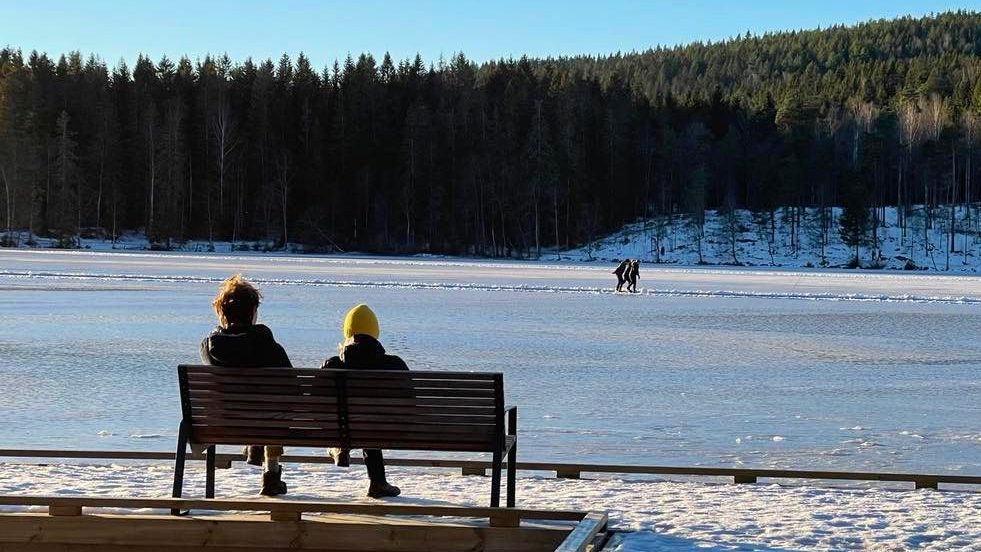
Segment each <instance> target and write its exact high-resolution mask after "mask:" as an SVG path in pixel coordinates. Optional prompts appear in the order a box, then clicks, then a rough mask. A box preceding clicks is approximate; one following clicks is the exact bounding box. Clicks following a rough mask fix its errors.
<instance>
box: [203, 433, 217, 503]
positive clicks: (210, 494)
mask: <svg viewBox="0 0 981 552" xmlns="http://www.w3.org/2000/svg"><path fill="white" fill-rule="evenodd" d="M207 455H208V456H207V458H206V460H205V463H206V469H207V474H206V475H205V480H204V497H205V498H214V497H215V445H211V446H210V447H208V452H207Z"/></svg>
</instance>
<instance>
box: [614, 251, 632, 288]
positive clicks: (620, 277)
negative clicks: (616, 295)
mask: <svg viewBox="0 0 981 552" xmlns="http://www.w3.org/2000/svg"><path fill="white" fill-rule="evenodd" d="M629 267H630V259H624V260H623V261H622V262H621V263H620V265H619V266H617V268H616V270H614V271H613V273H614V274H616V275H617V292H621V291H623V283H624V282H626V281H627V278H626V276H625V274H626V272H627V268H629Z"/></svg>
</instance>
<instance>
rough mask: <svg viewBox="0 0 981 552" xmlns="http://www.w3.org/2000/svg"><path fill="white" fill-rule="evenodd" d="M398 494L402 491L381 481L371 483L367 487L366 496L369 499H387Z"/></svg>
mask: <svg viewBox="0 0 981 552" xmlns="http://www.w3.org/2000/svg"><path fill="white" fill-rule="evenodd" d="M400 494H402V489H399V488H398V487H396V486H395V485H392V484H391V483H388V482H384V481H383V482H381V483H378V484H375V483H374V482H373V483H371V485H369V486H368V496H370V497H371V498H388V497H392V496H398V495H400Z"/></svg>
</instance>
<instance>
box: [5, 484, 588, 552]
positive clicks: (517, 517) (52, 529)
mask: <svg viewBox="0 0 981 552" xmlns="http://www.w3.org/2000/svg"><path fill="white" fill-rule="evenodd" d="M0 505H2V506H22V507H34V508H33V509H32V511H17V512H5V513H0V552H15V551H16V552H95V551H106V552H124V551H125V552H151V551H168V552H169V551H175V550H187V551H201V552H226V551H231V550H238V551H243V550H287V549H288V550H310V551H324V552H326V551H331V552H345V551H362V550H364V551H376V552H403V551H408V552H456V551H469V550H483V551H488V552H491V551H505V550H511V551H517V552H546V551H549V552H550V551H553V550H560V551H563V552H569V551H577V552H581V551H583V550H586V549H587V547H588V546H589V545H591V544H598V543H600V542H601V541H602V539H603V537H604V536H605V531H606V521H607V520H606V515H605V514H602V513H584V512H571V511H554V512H553V511H545V510H519V509H513V508H457V507H448V506H408V505H368V504H336V503H327V502H294V501H280V500H259V501H230V500H184V499H119V498H94V497H92V498H90V497H43V496H0ZM37 508H41V509H42V510H43V511H36V509H37ZM92 508H100V509H103V510H102V511H99V512H92V511H91V509H92ZM104 509H111V510H109V511H106V510H104ZM173 509H176V510H181V511H190V513H189V514H187V515H184V516H173V515H170V513H169V512H170V511H171V510H173ZM86 510H88V511H86ZM134 510H135V512H134ZM154 510H157V511H156V512H154ZM127 511H128V512H129V513H126V512H127ZM148 511H149V512H148ZM260 512H261V513H260Z"/></svg>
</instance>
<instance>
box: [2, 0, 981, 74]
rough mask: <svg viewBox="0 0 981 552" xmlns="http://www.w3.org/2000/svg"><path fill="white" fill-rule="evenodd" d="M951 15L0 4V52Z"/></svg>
mask: <svg viewBox="0 0 981 552" xmlns="http://www.w3.org/2000/svg"><path fill="white" fill-rule="evenodd" d="M950 9H972V10H981V0H974V1H932V0H917V1H909V0H889V1H886V0H850V1H840V0H824V1H812V0H784V1H779V0H772V1H771V0H765V1H764V0H757V1H740V0H730V1H724V0H694V1H689V2H684V1H660V0H649V1H646V2H645V1H634V0H624V1H609V2H604V1H603V0H592V1H588V0H586V1H583V0H565V1H535V0H523V1H521V0H502V1H491V0H486V1H471V0H456V1H438V0H416V1H412V0H402V1H396V0H390V1H385V2H383V1H378V0H361V1H354V0H351V1H347V2H340V1H326V0H325V1H320V2H313V1H303V0H278V1H277V0H267V1H253V0H239V1H232V0H170V1H166V2H164V1H157V0H129V1H128V2H127V1H122V0H120V1H114V2H110V1H105V0H85V1H79V0H72V1H65V0H46V1H43V2H28V1H26V0H0V44H7V45H11V46H16V47H19V48H21V49H23V50H24V51H25V52H27V51H30V50H33V49H37V50H40V51H46V52H48V53H49V54H52V55H57V54H60V53H63V52H67V51H71V50H76V49H77V50H81V51H82V52H83V53H86V54H87V53H95V54H97V55H98V56H99V57H101V58H102V59H104V60H106V61H107V62H108V63H109V64H110V65H114V64H115V63H116V62H117V61H118V60H119V59H120V58H125V59H126V60H127V62H128V63H130V65H131V66H132V62H133V60H134V59H135V58H136V56H137V54H138V53H141V52H142V53H145V54H148V55H149V56H150V57H151V58H153V59H154V60H158V59H160V57H161V56H162V55H164V54H166V55H168V56H170V57H171V58H176V57H179V56H180V55H182V54H187V55H188V56H189V57H191V58H192V59H195V58H200V57H203V56H204V54H206V53H209V52H210V53H212V54H221V53H228V55H229V56H230V57H231V58H232V59H233V60H235V61H241V60H244V59H245V58H246V57H248V56H252V57H253V58H257V59H258V58H266V57H271V58H274V59H275V58H278V57H279V56H280V55H281V54H283V53H284V52H285V53H288V54H290V55H291V56H295V55H296V54H297V53H299V52H301V51H302V52H304V53H306V54H307V56H308V57H310V59H311V60H312V62H313V63H314V65H315V66H316V67H322V66H324V65H325V64H329V63H331V62H333V60H334V59H337V58H343V57H344V56H345V55H346V54H347V53H348V52H350V53H352V54H355V55H356V54H358V53H360V52H371V53H373V54H375V55H376V56H377V57H379V58H380V57H381V55H382V54H383V53H384V52H385V51H389V52H391V53H392V55H393V56H394V57H395V58H397V59H401V58H405V57H411V56H414V55H415V54H416V52H419V53H420V54H422V56H423V58H424V59H425V60H426V61H427V62H430V61H434V60H436V59H437V58H438V57H439V56H440V55H441V54H442V55H444V56H445V57H449V56H450V55H452V54H453V53H455V52H461V51H462V52H464V53H465V54H466V55H467V57H469V58H471V59H474V60H476V61H485V60H488V59H496V58H500V57H509V56H515V57H518V56H520V55H522V54H528V55H529V56H534V57H542V56H548V55H570V54H596V53H611V52H616V51H624V52H626V51H632V50H644V49H647V48H648V47H651V46H656V45H658V44H662V45H675V44H681V43H687V42H692V41H696V40H702V41H707V40H720V39H724V38H727V37H731V36H733V35H736V34H742V33H745V32H746V31H747V30H748V31H750V32H753V33H762V32H766V31H776V30H788V29H812V28H816V27H827V26H829V25H832V24H835V23H846V24H850V23H856V22H860V21H865V20H868V19H878V18H891V17H896V16H901V15H906V14H912V15H925V14H929V13H931V12H940V11H946V10H950Z"/></svg>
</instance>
